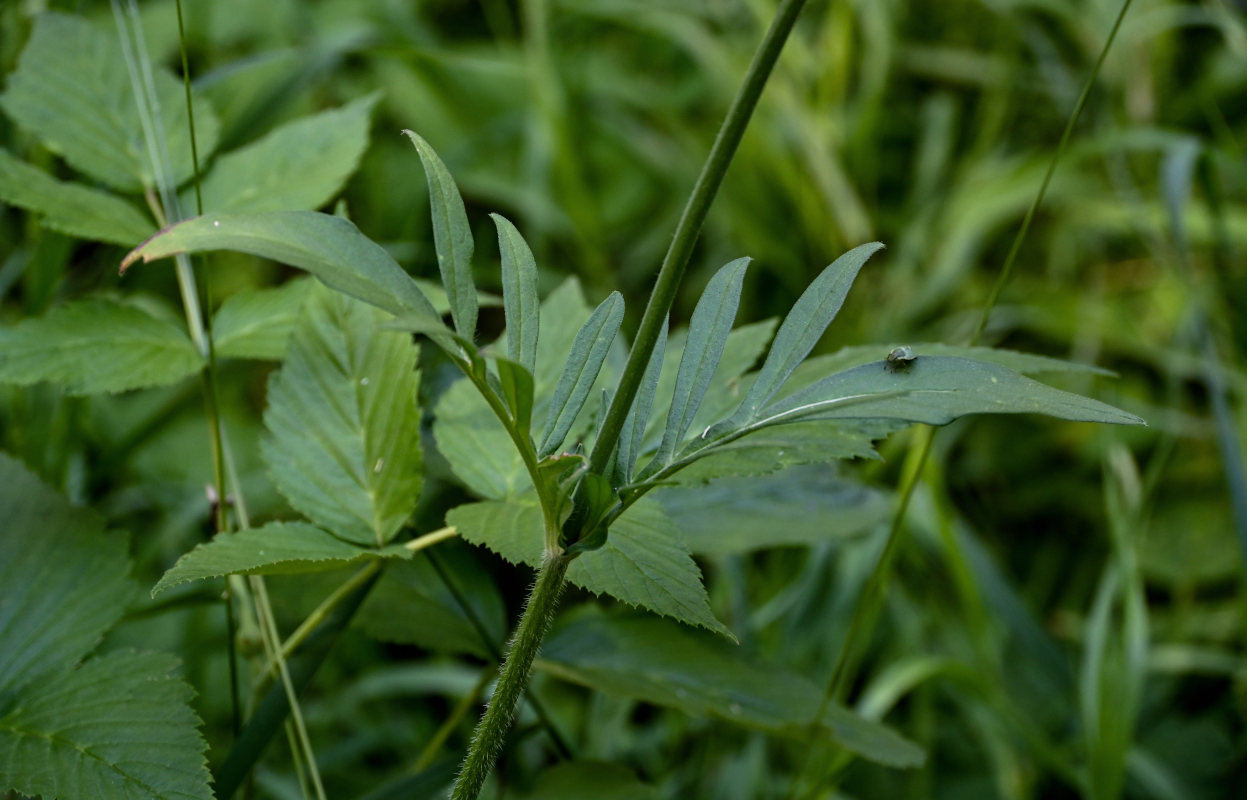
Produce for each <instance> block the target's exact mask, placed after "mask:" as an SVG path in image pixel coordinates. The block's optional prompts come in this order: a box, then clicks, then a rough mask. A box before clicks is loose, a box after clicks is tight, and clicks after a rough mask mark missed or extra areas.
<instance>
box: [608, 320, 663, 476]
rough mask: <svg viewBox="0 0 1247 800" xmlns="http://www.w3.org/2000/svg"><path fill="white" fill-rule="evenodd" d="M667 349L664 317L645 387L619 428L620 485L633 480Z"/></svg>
mask: <svg viewBox="0 0 1247 800" xmlns="http://www.w3.org/2000/svg"><path fill="white" fill-rule="evenodd" d="M666 352H667V321H666V320H663V324H662V329H661V330H660V331H659V333H658V343H657V344H656V345H654V352H652V353H650V357H649V363H648V364H646V365H645V374H644V375H643V376H642V377H641V386H640V388H638V389H637V393H636V397H634V398H632V407H631V408H629V409H628V416H626V417H624V423H623V427H622V428H620V430H619V446H618V450H617V451H616V452H615V472H616V475H617V478H618V481H619V483H620V484H624V483H628V482H630V481H631V480H632V469H633V467H635V466H636V462H637V458H639V457H640V455H641V449H642V448H643V447H644V445H645V428H646V423H647V422H649V412H650V408H652V407H653V405H654V395H655V394H656V393H657V391H658V379H659V376H660V375H661V374H662V365H663V360H664V358H665V355H666Z"/></svg>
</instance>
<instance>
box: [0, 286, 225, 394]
mask: <svg viewBox="0 0 1247 800" xmlns="http://www.w3.org/2000/svg"><path fill="white" fill-rule="evenodd" d="M205 363H206V362H205V360H204V358H203V356H201V355H200V354H199V351H198V350H197V349H196V348H195V345H194V344H192V343H191V340H190V337H188V336H187V335H186V333H185V331H183V330H182V329H181V328H179V327H178V326H177V325H175V324H173V323H172V322H169V321H168V320H166V319H161V318H159V317H155V316H153V315H152V314H149V313H148V312H147V311H146V310H144V309H142V308H139V307H138V306H136V305H134V304H132V303H123V302H120V301H117V300H112V299H106V298H95V299H90V300H78V301H75V302H72V303H67V304H66V305H63V306H59V307H57V308H54V309H52V310H51V311H49V312H48V313H47V314H45V315H44V316H42V317H34V318H28V319H25V320H23V321H21V322H20V323H18V324H17V325H15V326H13V327H12V328H0V383H17V384H22V385H27V384H32V383H38V382H40V381H50V382H52V383H57V384H61V385H63V386H65V387H66V388H67V390H68V391H69V392H70V393H72V394H99V393H101V392H123V391H127V390H129V389H140V388H144V387H148V386H164V385H166V384H170V383H176V382H177V381H180V380H182V379H183V378H186V377H187V376H189V375H193V374H195V373H196V372H198V371H199V370H200V369H202V368H203V366H204V364H205Z"/></svg>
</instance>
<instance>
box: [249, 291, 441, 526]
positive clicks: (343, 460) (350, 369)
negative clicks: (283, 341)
mask: <svg viewBox="0 0 1247 800" xmlns="http://www.w3.org/2000/svg"><path fill="white" fill-rule="evenodd" d="M384 319H385V317H384V316H383V315H382V314H381V313H380V312H378V311H377V310H375V309H372V308H369V307H368V306H366V305H364V304H363V303H359V302H357V301H355V300H351V299H350V298H348V297H344V296H342V295H339V294H334V293H332V292H329V291H327V290H324V289H318V290H317V291H314V292H313V293H312V295H311V296H310V297H309V298H308V300H307V303H306V304H305V306H304V309H303V316H302V318H301V319H300V322H299V325H298V327H297V328H296V329H295V333H294V336H293V338H292V339H291V342H290V349H289V352H288V354H287V356H286V361H285V363H284V364H283V365H282V368H281V369H280V370H279V371H278V372H275V373H273V376H272V377H271V378H270V380H269V390H268V403H269V405H268V409H267V410H266V411H265V413H264V423H265V425H266V427H267V428H268V429H269V431H270V432H271V433H272V437H271V438H268V439H265V440H264V442H263V443H262V453H263V455H264V460H265V463H267V464H268V468H269V473H270V474H271V475H272V477H273V481H274V483H276V485H277V488H278V489H279V490H280V491H281V492H282V494H284V495H285V496H286V498H287V499H288V500H289V501H290V504H291V505H292V506H294V507H295V508H296V509H298V510H299V511H301V512H302V513H303V514H304V515H306V516H307V517H308V518H309V519H310V520H312V521H313V522H315V523H316V524H318V525H320V526H321V527H323V528H325V529H327V530H328V531H330V532H331V533H333V534H334V535H336V536H339V537H341V538H342V539H344V540H346V541H349V542H354V543H356V544H362V545H377V546H380V545H383V544H385V543H386V542H388V541H389V540H390V539H392V538H393V537H394V535H395V534H396V533H398V531H399V529H400V528H401V527H402V526H403V524H404V523H405V522H406V521H407V518H408V517H409V516H411V512H412V511H413V510H414V509H415V506H416V501H417V500H418V499H419V497H420V488H421V485H422V476H421V472H420V468H421V459H420V410H419V408H418V407H417V405H416V390H417V384H418V377H417V374H416V351H415V348H414V347H413V346H412V344H411V341H410V339H409V338H408V337H407V336H406V335H405V334H403V333H400V332H395V331H386V330H382V329H381V328H380V323H381V322H382V321H383V320H384Z"/></svg>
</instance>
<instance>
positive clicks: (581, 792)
mask: <svg viewBox="0 0 1247 800" xmlns="http://www.w3.org/2000/svg"><path fill="white" fill-rule="evenodd" d="M524 797H525V798H528V800H585V798H588V797H591V798H593V800H659V798H660V797H661V795H660V794H659V793H658V790H657V789H655V788H654V787H652V786H650V785H648V784H645V783H642V782H641V781H640V780H639V779H638V778H637V776H636V774H635V773H633V772H632V770H630V769H628V768H627V767H624V766H620V765H619V764H612V763H610V762H609V761H565V762H563V763H562V764H559V765H557V766H554V767H551V768H550V769H547V770H545V771H544V772H542V773H541V774H540V775H539V776H537V784H536V785H535V786H533V791H532V794H528V795H524Z"/></svg>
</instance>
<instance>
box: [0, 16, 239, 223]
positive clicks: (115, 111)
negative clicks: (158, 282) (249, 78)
mask: <svg viewBox="0 0 1247 800" xmlns="http://www.w3.org/2000/svg"><path fill="white" fill-rule="evenodd" d="M153 79H154V81H155V92H156V98H157V100H158V103H159V107H160V123H161V126H162V128H163V132H164V136H165V138H166V141H167V144H168V151H169V162H170V166H171V168H172V170H173V174H172V175H170V176H169V177H170V180H172V182H173V183H174V184H181V183H182V182H183V181H185V180H186V179H187V178H189V177H190V176H191V174H192V171H193V170H192V162H191V147H190V125H189V124H188V123H187V118H186V96H185V94H184V89H183V86H182V82H181V80H179V79H177V78H175V77H173V74H172V73H171V72H169V71H168V70H166V69H156V70H154V71H153ZM193 104H194V111H195V135H196V142H197V144H198V147H199V158H200V161H201V162H204V161H206V160H207V159H208V157H209V156H210V155H211V154H212V151H213V149H214V148H215V147H216V141H217V132H218V129H219V125H218V123H217V118H216V114H215V113H213V111H212V107H211V106H210V105H209V104H208V103H207V102H206V101H204V100H203V99H202V98H200V97H195V98H194V100H193ZM0 106H2V107H3V108H4V110H5V111H6V112H7V113H8V115H9V116H10V117H12V118H13V121H14V122H16V123H17V124H18V125H19V126H20V127H22V128H24V129H25V130H27V131H29V132H30V133H32V134H34V135H35V137H36V138H37V139H38V140H39V141H40V142H42V143H43V145H44V147H46V148H48V149H49V150H51V151H52V152H53V153H56V154H57V155H59V156H61V157H62V158H64V159H65V160H66V161H68V162H69V163H70V164H71V165H73V167H74V168H75V169H78V170H80V171H82V172H85V173H86V174H88V175H90V176H92V177H93V178H96V179H98V180H100V181H103V182H104V183H106V184H108V185H109V186H110V187H112V188H114V189H118V190H120V191H123V192H131V193H135V194H137V193H139V192H141V191H142V190H143V189H144V187H150V186H155V184H156V180H155V173H154V170H153V169H152V165H151V162H150V161H149V153H148V149H147V148H146V147H145V146H143V144H142V143H143V141H144V136H143V130H142V125H141V122H140V119H139V115H138V114H137V113H135V100H134V93H133V90H132V88H131V84H130V76H129V73H128V72H127V71H126V57H125V54H124V53H123V52H122V49H121V44H120V42H119V41H118V37H117V33H116V31H104V30H101V29H100V28H97V27H96V26H95V25H92V24H91V23H89V22H87V21H86V20H83V19H81V18H79V17H74V16H70V15H68V14H58V13H43V14H39V15H37V16H36V17H35V23H34V30H33V31H32V32H31V35H30V40H29V41H28V42H27V44H26V48H25V49H24V50H23V51H22V55H21V58H20V59H19V60H18V64H17V70H16V71H15V72H13V73H12V74H11V75H10V76H9V79H8V88H7V89H6V90H5V92H4V95H3V96H0ZM127 244H128V242H127Z"/></svg>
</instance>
